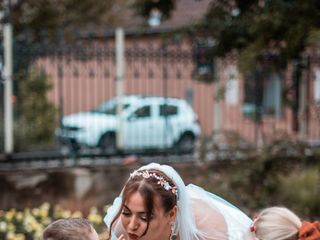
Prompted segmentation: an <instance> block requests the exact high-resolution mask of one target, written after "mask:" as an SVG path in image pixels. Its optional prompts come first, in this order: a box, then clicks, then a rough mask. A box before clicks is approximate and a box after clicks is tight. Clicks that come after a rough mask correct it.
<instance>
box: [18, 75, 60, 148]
mask: <svg viewBox="0 0 320 240" xmlns="http://www.w3.org/2000/svg"><path fill="white" fill-rule="evenodd" d="M19 81H20V85H19V97H18V100H17V101H18V105H17V115H18V116H17V118H16V119H17V120H16V123H15V124H16V125H17V127H16V130H17V131H16V139H17V144H16V145H17V146H16V148H17V149H16V150H21V149H28V147H30V146H35V145H37V144H43V143H45V144H46V143H47V144H48V143H50V142H52V141H53V136H54V134H53V133H54V129H55V126H56V125H57V124H56V123H57V116H56V115H57V109H56V108H55V106H54V105H53V103H52V102H50V101H49V100H48V99H47V93H48V91H49V90H50V89H51V88H52V85H51V83H50V82H49V79H48V77H47V75H46V73H45V72H44V71H42V70H37V69H33V70H30V72H29V73H28V75H27V77H26V78H25V77H24V75H23V76H21V78H20V79H19Z"/></svg>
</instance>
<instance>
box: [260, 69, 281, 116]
mask: <svg viewBox="0 0 320 240" xmlns="http://www.w3.org/2000/svg"><path fill="white" fill-rule="evenodd" d="M262 109H263V114H264V115H273V116H275V117H280V116H281V79H280V77H279V75H278V74H273V75H271V77H270V78H269V79H267V80H266V82H265V84H264V87H263V101H262Z"/></svg>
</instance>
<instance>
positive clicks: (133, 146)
mask: <svg viewBox="0 0 320 240" xmlns="http://www.w3.org/2000/svg"><path fill="white" fill-rule="evenodd" d="M122 108H123V110H122V113H121V115H120V116H119V117H120V119H119V118H118V116H117V114H116V109H117V98H113V99H111V100H109V101H107V102H105V103H103V104H102V105H100V106H98V107H97V108H96V109H94V110H93V111H90V112H79V113H75V114H72V115H69V116H64V117H63V118H62V126H61V128H58V129H57V130H56V136H57V137H58V139H59V140H60V141H61V142H64V143H71V144H72V146H73V147H77V148H78V147H79V146H87V147H93V148H95V147H99V148H100V149H102V150H103V151H104V152H105V153H110V154H111V153H115V152H116V151H117V150H119V149H118V148H117V144H116V136H117V130H118V129H119V126H121V129H122V136H123V146H122V149H121V150H125V151H127V150H129V151H130V150H138V149H168V148H174V149H175V150H177V151H180V152H181V151H182V152H190V151H192V150H193V149H194V144H195V140H196V138H197V137H198V136H199V135H200V127H199V124H198V117H197V115H196V114H195V113H194V111H193V110H192V108H191V106H190V105H189V104H188V103H187V102H186V101H185V100H183V99H177V98H164V97H144V96H138V95H132V96H125V97H123V98H122ZM119 123H120V124H119Z"/></svg>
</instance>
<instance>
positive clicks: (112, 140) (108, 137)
mask: <svg viewBox="0 0 320 240" xmlns="http://www.w3.org/2000/svg"><path fill="white" fill-rule="evenodd" d="M99 148H100V149H101V151H102V152H103V153H104V154H115V153H116V152H117V143H116V137H115V135H113V134H105V135H104V136H102V137H101V139H100V141H99Z"/></svg>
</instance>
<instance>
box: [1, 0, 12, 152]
mask: <svg viewBox="0 0 320 240" xmlns="http://www.w3.org/2000/svg"><path fill="white" fill-rule="evenodd" d="M4 8H5V10H4V18H5V21H4V24H3V43H4V45H3V46H4V151H5V153H6V154H8V155H10V154H12V152H13V103H12V95H13V94H12V93H13V90H12V24H11V16H10V15H11V13H10V8H11V1H10V0H5V1H4Z"/></svg>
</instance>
